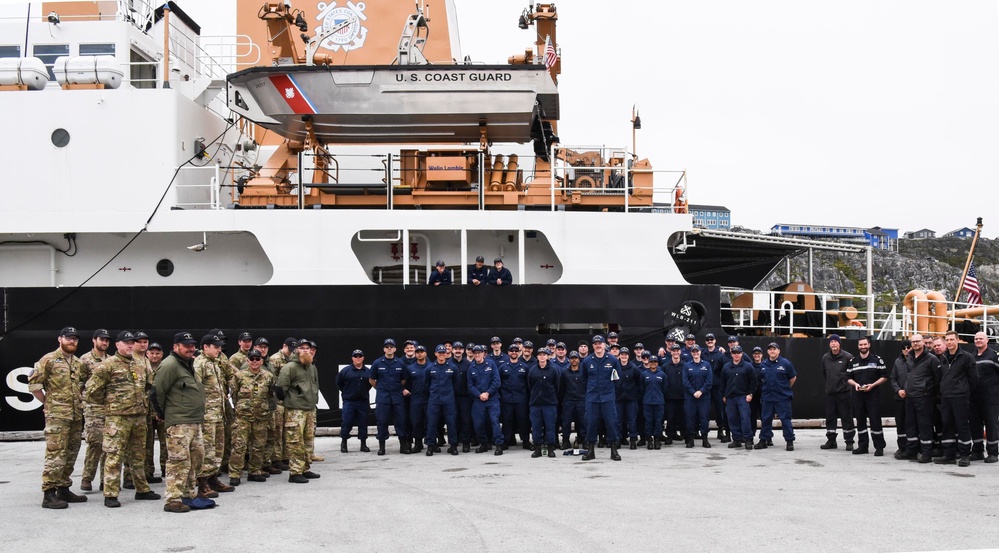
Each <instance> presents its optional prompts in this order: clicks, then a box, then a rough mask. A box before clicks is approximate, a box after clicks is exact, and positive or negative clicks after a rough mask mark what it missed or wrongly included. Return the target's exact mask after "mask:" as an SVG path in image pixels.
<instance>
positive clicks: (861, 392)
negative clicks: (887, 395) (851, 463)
mask: <svg viewBox="0 0 999 553" xmlns="http://www.w3.org/2000/svg"><path fill="white" fill-rule="evenodd" d="M857 350H859V353H858V354H857V356H856V357H854V358H853V359H852V360H851V361H850V363H849V364H848V365H847V367H846V373H847V381H846V383H847V384H849V385H850V386H851V387H852V388H853V389H852V391H851V392H850V395H851V396H852V401H853V412H854V414H855V415H856V420H857V449H855V450H853V453H854V455H862V454H865V453H868V451H869V449H868V444H869V442H874V455H875V456H876V457H881V456H882V455H884V449H885V445H886V444H885V433H884V430H883V429H882V427H881V390H880V389H878V387H879V386H881V385H882V384H884V383H885V382H887V381H888V367H887V366H885V362H884V360H883V359H881V356H879V355H876V354H874V353H873V352H871V341H870V339H869V338H867V337H866V336H865V337H863V338H860V339H859V340H857ZM868 420H870V422H871V429H870V435H868V430H867V421H868Z"/></svg>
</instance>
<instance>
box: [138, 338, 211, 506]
mask: <svg viewBox="0 0 999 553" xmlns="http://www.w3.org/2000/svg"><path fill="white" fill-rule="evenodd" d="M195 344H197V341H196V340H195V339H194V337H193V336H191V334H190V333H189V332H178V333H177V334H176V335H175V336H174V337H173V351H172V352H171V353H170V355H168V356H167V357H166V358H165V359H164V360H163V362H162V363H161V364H160V366H159V368H158V369H157V370H156V377H155V380H154V381H153V390H152V392H151V393H150V399H151V400H152V403H153V405H154V406H155V409H156V413H157V415H158V416H159V417H160V418H161V419H163V425H164V427H165V428H166V435H167V463H166V504H165V505H163V510H164V511H166V512H168V513H186V512H188V511H190V510H191V508H190V507H189V506H188V505H187V504H186V503H185V502H189V501H191V500H192V499H194V498H195V497H197V495H198V488H199V487H200V486H199V484H200V479H199V478H198V474H199V473H200V472H201V464H202V462H203V461H204V458H205V447H204V443H203V442H202V440H201V424H202V423H203V422H204V421H205V389H204V386H202V384H201V380H200V379H199V377H198V375H197V373H196V372H195V371H194V366H193V364H192V360H193V359H194V346H195Z"/></svg>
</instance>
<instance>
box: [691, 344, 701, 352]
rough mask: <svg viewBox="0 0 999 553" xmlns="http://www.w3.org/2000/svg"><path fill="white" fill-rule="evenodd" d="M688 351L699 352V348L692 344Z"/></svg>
mask: <svg viewBox="0 0 999 553" xmlns="http://www.w3.org/2000/svg"><path fill="white" fill-rule="evenodd" d="M690 351H701V346H699V345H697V344H694V345H692V346H690Z"/></svg>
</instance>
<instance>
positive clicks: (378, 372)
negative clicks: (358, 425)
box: [369, 356, 407, 403]
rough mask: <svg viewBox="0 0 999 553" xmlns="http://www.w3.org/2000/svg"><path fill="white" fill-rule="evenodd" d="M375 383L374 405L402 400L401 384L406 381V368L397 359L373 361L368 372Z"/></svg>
mask: <svg viewBox="0 0 999 553" xmlns="http://www.w3.org/2000/svg"><path fill="white" fill-rule="evenodd" d="M369 374H370V376H371V379H372V380H374V381H375V392H376V393H375V403H393V402H394V401H400V400H402V388H403V382H404V381H405V380H406V376H407V372H406V367H405V366H404V365H403V362H402V360H400V359H399V358H398V357H393V358H392V359H386V358H385V357H384V356H382V357H379V358H378V359H375V362H374V363H372V364H371V369H370V371H369Z"/></svg>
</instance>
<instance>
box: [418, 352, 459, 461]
mask: <svg viewBox="0 0 999 553" xmlns="http://www.w3.org/2000/svg"><path fill="white" fill-rule="evenodd" d="M434 356H435V357H436V361H435V362H434V363H431V364H430V367H429V368H427V371H426V380H427V383H428V386H427V387H428V388H429V393H430V398H429V400H428V402H427V424H426V431H427V440H426V443H427V457H430V456H431V455H433V454H434V452H435V451H436V448H437V426H438V423H439V422H441V420H443V421H444V424H445V425H446V426H447V443H448V445H449V446H450V447H448V448H447V452H448V453H450V454H451V455H457V454H458V428H457V411H456V409H455V405H454V391H455V388H456V387H457V386H458V371H457V370H456V367H455V366H454V364H453V363H451V362H450V361H448V358H447V348H446V347H445V346H444V344H439V345H438V346H437V347H436V348H434Z"/></svg>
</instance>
